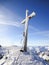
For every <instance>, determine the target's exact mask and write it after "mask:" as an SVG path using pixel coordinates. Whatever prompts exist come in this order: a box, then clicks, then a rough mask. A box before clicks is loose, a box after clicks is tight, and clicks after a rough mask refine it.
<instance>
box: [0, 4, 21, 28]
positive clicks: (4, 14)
mask: <svg viewBox="0 0 49 65" xmlns="http://www.w3.org/2000/svg"><path fill="white" fill-rule="evenodd" d="M18 17H19V16H18V15H17V14H16V15H15V14H14V13H13V12H12V11H10V10H9V9H7V8H6V7H4V6H2V5H1V6H0V25H10V26H16V27H20V25H21V24H20V23H19V21H21V20H22V19H21V17H19V18H18Z"/></svg>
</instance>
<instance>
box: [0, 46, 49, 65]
mask: <svg viewBox="0 0 49 65" xmlns="http://www.w3.org/2000/svg"><path fill="white" fill-rule="evenodd" d="M48 48H49V47H48ZM48 48H47V47H29V48H28V51H27V52H20V49H21V47H17V46H10V47H0V56H2V58H1V59H0V65H49V62H47V61H46V60H45V59H44V58H43V57H40V54H41V55H42V53H43V52H44V53H45V54H47V53H49V51H48ZM46 52H47V53H46ZM43 56H44V55H43Z"/></svg>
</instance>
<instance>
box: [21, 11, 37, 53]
mask: <svg viewBox="0 0 49 65" xmlns="http://www.w3.org/2000/svg"><path fill="white" fill-rule="evenodd" d="M35 15H36V14H35V12H32V13H31V14H30V15H29V16H28V10H26V18H25V19H24V20H23V21H22V22H21V23H22V24H24V25H25V31H24V41H23V43H24V49H23V51H25V52H26V51H27V36H28V21H29V20H30V19H31V18H32V17H34V16H35Z"/></svg>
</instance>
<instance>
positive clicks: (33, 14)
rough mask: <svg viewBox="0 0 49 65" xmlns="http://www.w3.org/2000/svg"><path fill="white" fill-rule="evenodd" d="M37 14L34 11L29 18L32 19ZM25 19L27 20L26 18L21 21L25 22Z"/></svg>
mask: <svg viewBox="0 0 49 65" xmlns="http://www.w3.org/2000/svg"><path fill="white" fill-rule="evenodd" d="M35 15H36V14H35V12H32V13H31V14H30V15H29V16H28V18H29V19H31V18H32V17H34V16H35ZM25 21H26V19H24V20H23V21H22V22H21V23H22V24H24V23H25Z"/></svg>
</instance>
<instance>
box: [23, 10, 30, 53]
mask: <svg viewBox="0 0 49 65" xmlns="http://www.w3.org/2000/svg"><path fill="white" fill-rule="evenodd" d="M28 20H29V18H28V10H26V22H25V33H24V35H25V36H24V51H25V52H26V51H27V36H28Z"/></svg>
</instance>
